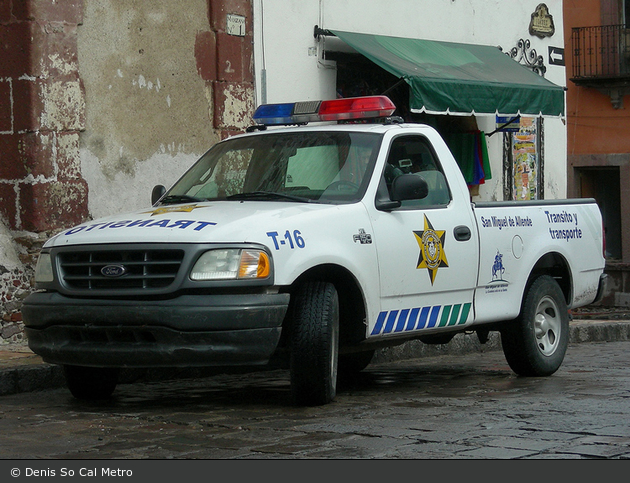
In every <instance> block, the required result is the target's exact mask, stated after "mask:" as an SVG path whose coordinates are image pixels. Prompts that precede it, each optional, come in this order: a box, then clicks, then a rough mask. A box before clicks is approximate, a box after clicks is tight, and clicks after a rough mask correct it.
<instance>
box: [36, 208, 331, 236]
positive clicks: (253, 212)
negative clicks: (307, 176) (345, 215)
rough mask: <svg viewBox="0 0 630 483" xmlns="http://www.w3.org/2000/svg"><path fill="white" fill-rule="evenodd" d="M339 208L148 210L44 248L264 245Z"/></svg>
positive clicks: (88, 226) (72, 232) (97, 223)
mask: <svg viewBox="0 0 630 483" xmlns="http://www.w3.org/2000/svg"><path fill="white" fill-rule="evenodd" d="M338 208H339V206H338V205H323V204H314V203H313V204H307V203H287V202H266V201H264V202H256V201H220V202H208V203H187V204H178V205H168V206H161V207H158V208H154V207H151V208H148V209H145V210H139V211H136V212H132V213H126V214H121V215H114V216H110V217H106V218H100V219H98V220H94V221H89V222H86V223H83V224H81V225H78V226H76V227H74V228H70V229H67V230H64V231H62V232H60V233H59V234H57V235H56V236H54V237H53V238H51V239H50V240H48V241H47V242H46V244H45V245H44V248H51V247H59V246H67V245H79V244H81V245H83V244H101V243H206V242H209V243H214V242H216V243H222V242H226V243H229V242H237V243H238V242H260V243H263V242H265V243H268V240H269V237H268V236H267V234H266V233H267V232H268V231H270V230H274V229H278V228H279V224H282V225H284V224H285V223H287V222H288V221H289V219H291V218H293V217H294V216H301V215H303V214H304V213H308V212H321V211H322V210H336V209H338Z"/></svg>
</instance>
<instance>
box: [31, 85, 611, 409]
mask: <svg viewBox="0 0 630 483" xmlns="http://www.w3.org/2000/svg"><path fill="white" fill-rule="evenodd" d="M393 111H394V106H393V104H392V103H391V101H390V100H389V99H387V98H386V97H378V96H377V97H370V98H352V99H337V100H331V101H321V102H306V103H296V104H275V105H266V106H261V107H260V108H259V109H258V110H257V112H256V114H255V116H254V120H255V121H256V123H257V124H256V125H255V126H253V127H252V128H251V129H249V130H248V132H247V133H244V134H242V135H238V136H234V137H231V138H229V139H227V140H224V141H222V142H220V143H218V144H216V145H215V146H213V147H212V148H211V149H210V150H209V151H208V152H207V153H206V154H204V155H203V156H202V157H201V158H200V159H199V160H198V161H197V162H196V163H195V164H194V165H193V166H192V167H191V168H190V169H189V170H188V171H187V172H186V173H185V174H184V175H183V176H182V177H181V179H179V181H177V182H176V183H175V184H174V185H173V186H172V187H171V188H170V189H169V190H168V191H166V190H165V188H164V187H162V186H158V187H156V189H154V193H153V198H154V199H153V206H151V207H148V208H147V209H144V210H140V211H137V212H135V213H128V214H124V215H116V216H111V217H108V218H104V219H100V220H96V221H88V222H86V223H84V224H82V225H79V226H77V227H75V228H72V229H67V230H64V231H62V232H61V233H59V234H58V235H56V236H55V237H53V238H51V239H50V240H49V241H48V242H47V243H46V244H45V246H44V247H43V249H42V252H41V255H40V257H39V261H38V265H37V269H36V283H37V289H38V290H36V291H34V292H33V293H32V294H31V295H30V296H29V297H28V298H27V299H26V300H25V302H24V306H23V318H24V324H25V327H26V329H25V330H26V335H27V337H28V342H29V346H30V348H31V349H32V350H33V351H34V352H35V353H36V354H39V355H41V356H42V358H43V359H44V360H45V361H47V362H50V363H55V364H61V365H63V367H64V373H65V376H66V380H67V384H68V387H69V389H70V391H71V392H72V394H73V395H74V396H75V397H77V398H106V397H109V396H110V395H111V394H112V393H113V392H114V390H115V387H116V384H117V380H118V379H117V377H118V373H119V370H120V369H121V368H148V367H201V366H225V367H233V366H240V367H246V368H249V367H254V366H259V367H260V366H269V367H287V368H289V372H290V379H291V393H292V396H293V398H294V401H295V403H297V404H301V405H317V404H326V403H328V402H330V401H332V400H333V399H334V398H335V396H336V387H337V375H338V371H339V372H340V373H341V372H343V373H346V374H349V373H352V372H353V371H360V370H362V369H363V368H365V367H366V366H367V365H368V364H369V362H370V360H371V358H372V355H373V354H374V351H375V350H376V349H378V348H382V347H387V346H392V345H397V344H400V343H403V342H405V341H409V340H411V339H420V340H421V341H423V342H426V343H440V344H442V343H447V342H448V341H449V340H450V339H451V338H452V337H453V336H454V335H455V334H457V333H460V332H464V331H467V332H468V331H476V332H477V334H478V336H479V340H480V341H481V342H485V341H486V340H487V337H488V333H489V331H499V332H500V334H501V342H502V347H503V351H504V353H505V357H506V359H507V361H508V363H509V365H510V367H511V368H512V370H513V371H514V372H516V373H517V374H520V375H525V376H547V375H550V374H552V373H554V372H555V371H556V370H557V369H558V368H559V367H560V365H561V363H562V361H563V359H564V356H565V351H566V349H567V344H568V324H569V309H570V308H572V307H578V306H582V305H586V304H590V303H593V302H594V301H596V300H599V298H600V297H601V295H602V290H604V285H605V275H604V274H603V269H604V261H605V260H604V248H603V244H604V240H603V234H602V219H601V214H600V211H599V209H598V207H597V205H596V204H595V202H594V201H593V200H591V199H574V200H562V201H560V200H551V201H544V202H543V201H532V202H513V201H506V202H484V203H472V202H471V200H470V195H469V191H468V188H467V186H466V182H465V181H464V178H463V176H462V174H461V172H460V169H459V167H458V165H457V163H456V161H455V159H454V158H453V156H452V154H451V152H450V151H449V149H448V147H447V145H446V144H445V143H444V141H443V140H442V138H441V137H440V136H439V134H438V133H437V132H436V131H435V130H434V129H432V128H431V127H428V126H424V125H418V124H405V123H402V122H400V120H399V119H396V118H392V117H391V115H392V113H393ZM369 117H377V118H379V121H380V122H376V123H366V122H365V121H363V119H365V118H369ZM359 119H361V120H362V121H361V122H349V121H352V120H359ZM339 120H341V121H342V122H334V121H339ZM319 121H324V122H319ZM330 121H333V122H330ZM309 123H310V125H308V126H305V125H304V124H309ZM286 124H294V125H295V126H290V127H286V126H279V125H286ZM268 125H269V126H271V127H269V128H268V127H267V126H268Z"/></svg>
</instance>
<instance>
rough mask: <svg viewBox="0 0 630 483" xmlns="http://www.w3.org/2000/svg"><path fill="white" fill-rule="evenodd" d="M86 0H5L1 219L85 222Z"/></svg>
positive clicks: (1, 14) (48, 225)
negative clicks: (81, 58) (81, 39)
mask: <svg viewBox="0 0 630 483" xmlns="http://www.w3.org/2000/svg"><path fill="white" fill-rule="evenodd" d="M82 15H83V0H0V59H2V61H1V62H0V218H1V220H2V221H3V222H4V223H5V224H6V225H7V227H8V228H10V229H12V230H27V231H33V232H42V231H46V230H53V229H58V228H62V227H65V226H70V225H74V224H77V223H80V222H82V221H84V220H85V219H86V218H87V216H88V209H87V194H88V190H87V184H86V183H85V180H83V178H82V177H81V175H80V169H79V168H78V166H80V162H79V144H78V136H79V132H80V131H81V130H82V129H83V127H84V123H85V113H84V99H83V95H82V84H81V79H80V76H79V70H78V62H77V45H76V28H77V25H78V24H79V23H80V22H81V19H82Z"/></svg>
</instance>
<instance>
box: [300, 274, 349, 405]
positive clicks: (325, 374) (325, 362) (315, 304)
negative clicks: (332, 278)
mask: <svg viewBox="0 0 630 483" xmlns="http://www.w3.org/2000/svg"><path fill="white" fill-rule="evenodd" d="M292 315H293V317H292V326H291V363H290V376H291V393H292V395H293V399H294V401H295V403H296V404H298V405H302V406H317V405H322V404H328V403H329V402H331V401H332V400H333V399H334V398H335V396H336V394H337V364H338V344H339V297H338V295H337V290H336V289H335V286H334V285H333V284H332V283H329V282H321V281H311V282H306V283H304V284H303V285H301V286H300V287H299V289H298V290H297V292H296V293H295V301H294V305H293V314H292Z"/></svg>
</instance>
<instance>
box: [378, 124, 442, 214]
mask: <svg viewBox="0 0 630 483" xmlns="http://www.w3.org/2000/svg"><path fill="white" fill-rule="evenodd" d="M403 174H416V175H418V176H421V177H422V178H423V179H424V180H425V181H426V182H427V184H428V188H429V193H428V195H427V196H426V197H425V198H422V199H415V200H405V201H403V202H402V205H401V207H402V208H410V209H413V208H426V207H428V206H446V205H448V203H449V202H450V201H451V195H450V192H449V189H448V185H447V183H446V177H445V176H444V174H443V173H442V170H441V168H440V165H439V163H438V161H437V159H436V156H435V155H434V153H433V150H432V149H431V147H430V145H429V143H428V142H427V141H426V140H425V139H424V138H423V137H420V136H399V137H397V138H395V139H394V140H393V142H392V145H391V148H390V151H389V154H388V157H387V164H386V165H385V170H384V172H383V179H384V182H385V185H386V186H387V190H388V193H389V196H390V199H391V187H392V182H393V181H394V179H395V178H396V177H398V176H400V175H403Z"/></svg>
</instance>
